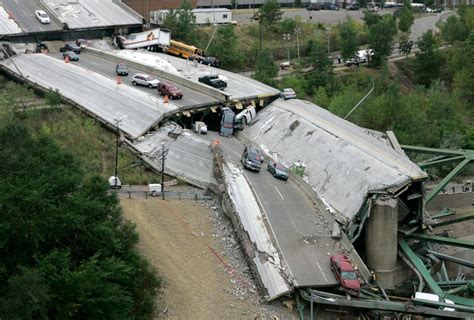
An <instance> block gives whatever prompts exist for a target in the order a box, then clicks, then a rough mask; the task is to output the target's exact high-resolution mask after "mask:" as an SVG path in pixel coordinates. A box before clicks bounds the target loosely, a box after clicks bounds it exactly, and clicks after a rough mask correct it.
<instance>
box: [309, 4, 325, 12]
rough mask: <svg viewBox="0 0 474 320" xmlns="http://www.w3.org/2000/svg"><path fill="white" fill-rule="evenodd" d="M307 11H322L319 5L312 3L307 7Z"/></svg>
mask: <svg viewBox="0 0 474 320" xmlns="http://www.w3.org/2000/svg"><path fill="white" fill-rule="evenodd" d="M306 10H308V11H319V10H321V7H320V6H319V4H317V3H310V4H309V5H308V6H307V7H306Z"/></svg>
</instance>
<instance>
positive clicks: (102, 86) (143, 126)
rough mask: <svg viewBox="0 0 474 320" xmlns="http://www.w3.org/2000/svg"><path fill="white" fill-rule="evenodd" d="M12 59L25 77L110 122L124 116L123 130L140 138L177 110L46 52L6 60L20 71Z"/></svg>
mask: <svg viewBox="0 0 474 320" xmlns="http://www.w3.org/2000/svg"><path fill="white" fill-rule="evenodd" d="M12 60H13V61H14V62H15V65H16V67H17V68H18V69H20V70H21V72H22V74H23V76H24V77H27V78H28V79H29V80H30V81H31V82H34V83H37V84H39V85H41V86H42V87H44V88H54V89H55V88H57V89H59V91H60V92H61V94H62V95H63V96H64V97H66V98H68V99H71V100H72V101H75V102H76V103H78V104H79V105H80V106H81V107H82V108H85V109H87V110H88V111H89V112H91V113H93V114H94V115H96V116H97V117H98V118H99V119H102V120H103V121H106V122H108V123H110V124H114V123H115V120H114V119H115V118H119V117H120V118H122V122H121V124H120V129H121V130H122V131H124V132H125V133H127V134H128V135H129V136H131V137H133V138H138V137H140V136H141V135H142V134H144V133H145V132H146V131H148V130H149V129H150V128H151V127H152V126H154V125H155V124H156V123H157V122H158V121H159V120H160V119H161V118H162V117H163V116H164V115H166V114H169V113H173V112H176V111H177V110H178V107H177V106H176V105H174V104H172V103H167V104H163V103H162V102H161V101H160V100H158V99H157V98H156V97H153V96H151V95H147V94H144V93H142V92H139V91H138V90H136V89H134V88H131V87H128V86H119V85H117V84H116V83H115V82H114V81H110V80H109V79H106V78H104V77H103V76H102V75H99V74H97V73H95V72H91V71H89V70H87V69H84V68H81V67H78V66H80V61H79V62H78V63H64V62H62V61H60V60H58V59H55V58H53V57H50V56H48V55H44V54H21V55H17V56H15V57H13V58H11V59H8V60H5V61H2V62H1V63H2V64H5V66H7V68H9V69H10V70H12V71H13V72H16V71H17V69H16V68H15V67H14V66H13V65H12Z"/></svg>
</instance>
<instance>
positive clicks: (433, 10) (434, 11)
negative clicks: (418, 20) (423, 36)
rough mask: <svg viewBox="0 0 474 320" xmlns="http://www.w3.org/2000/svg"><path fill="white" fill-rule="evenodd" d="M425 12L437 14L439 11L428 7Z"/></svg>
mask: <svg viewBox="0 0 474 320" xmlns="http://www.w3.org/2000/svg"><path fill="white" fill-rule="evenodd" d="M425 12H426V13H436V12H437V11H436V10H435V9H433V8H430V7H426V8H425Z"/></svg>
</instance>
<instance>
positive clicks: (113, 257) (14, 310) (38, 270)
mask: <svg viewBox="0 0 474 320" xmlns="http://www.w3.org/2000/svg"><path fill="white" fill-rule="evenodd" d="M0 150H1V151H0V163H2V165H1V166H0V176H1V177H2V181H3V183H2V184H0V203H1V206H2V210H0V221H1V223H0V243H1V244H2V245H1V246H0V255H1V256H2V259H0V279H1V280H0V318H2V319H18V318H33V319H39V318H62V319H64V318H78V319H91V318H94V319H97V318H101V319H124V318H145V317H149V316H151V314H152V311H153V296H154V292H155V289H156V287H157V286H158V284H159V280H158V279H157V278H156V277H155V276H154V274H153V272H152V270H151V269H150V267H149V265H148V264H147V263H146V262H145V261H144V260H143V258H141V257H140V256H139V255H138V253H137V252H136V251H135V249H134V246H135V244H136V243H137V240H138V235H137V234H136V232H135V230H134V227H133V226H132V225H131V224H130V223H129V222H127V221H125V220H124V219H123V218H122V214H121V210H120V207H119V202H118V198H117V197H116V195H114V194H109V193H108V188H107V183H106V181H104V180H103V179H101V178H98V177H93V178H91V179H84V170H83V169H82V166H81V165H80V163H79V162H78V161H77V160H76V159H75V158H74V157H73V156H72V155H71V154H69V153H66V152H64V151H63V150H61V149H60V148H59V147H58V146H57V145H56V144H55V143H53V142H52V141H51V140H50V138H48V137H47V136H46V135H44V134H42V133H41V132H35V134H34V135H33V134H32V133H31V132H30V131H29V129H27V127H26V126H25V125H23V124H21V123H20V122H19V121H18V120H17V121H13V122H10V123H9V124H7V125H6V126H5V125H4V126H1V127H0ZM5 279H8V281H5ZM26 283H28V284H27V285H26ZM21 305H23V307H19V306H21Z"/></svg>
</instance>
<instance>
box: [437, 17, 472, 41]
mask: <svg viewBox="0 0 474 320" xmlns="http://www.w3.org/2000/svg"><path fill="white" fill-rule="evenodd" d="M440 29H441V35H442V37H443V39H444V41H446V42H448V43H450V44H453V43H454V42H456V41H464V40H465V39H466V37H467V36H468V34H469V32H468V30H467V28H466V26H465V25H464V23H463V22H462V21H461V19H460V18H459V17H458V16H456V15H451V16H449V17H448V19H446V21H445V22H444V23H441V25H440Z"/></svg>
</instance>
